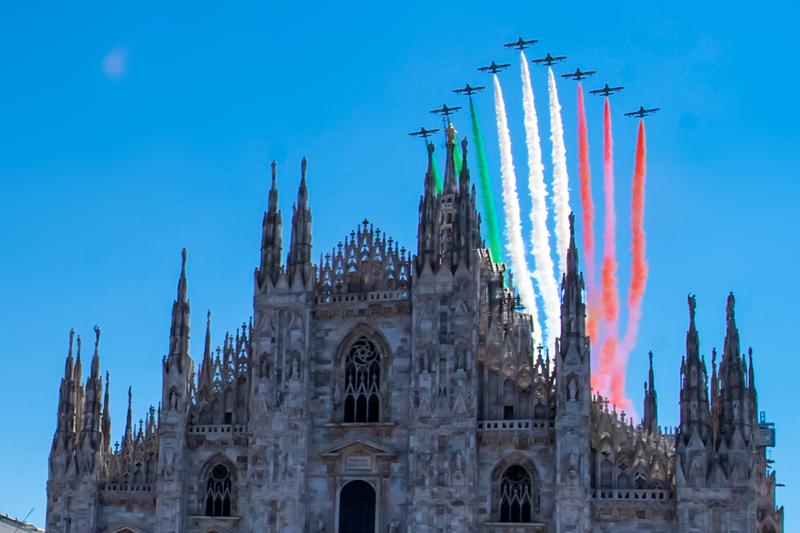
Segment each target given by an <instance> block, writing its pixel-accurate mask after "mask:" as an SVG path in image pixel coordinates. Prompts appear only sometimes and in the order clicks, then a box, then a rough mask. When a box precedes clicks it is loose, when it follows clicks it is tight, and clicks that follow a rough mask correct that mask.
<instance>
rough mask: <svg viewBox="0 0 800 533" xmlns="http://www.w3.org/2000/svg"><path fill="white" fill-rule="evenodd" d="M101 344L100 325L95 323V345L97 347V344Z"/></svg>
mask: <svg viewBox="0 0 800 533" xmlns="http://www.w3.org/2000/svg"><path fill="white" fill-rule="evenodd" d="M99 344H100V326H98V325H97V324H95V326H94V347H95V348H97V346H98V345H99Z"/></svg>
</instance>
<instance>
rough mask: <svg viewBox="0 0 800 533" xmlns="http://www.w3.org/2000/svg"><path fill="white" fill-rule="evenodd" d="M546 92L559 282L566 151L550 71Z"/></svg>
mask: <svg viewBox="0 0 800 533" xmlns="http://www.w3.org/2000/svg"><path fill="white" fill-rule="evenodd" d="M547 76H548V80H547V88H548V92H549V96H550V141H551V143H552V152H551V157H552V160H553V206H554V208H555V209H554V215H553V216H554V218H555V233H556V254H557V256H558V278H557V279H559V280H560V279H561V277H562V276H563V274H564V272H565V270H566V268H567V248H568V247H569V213H570V207H569V175H568V174H567V150H566V148H565V145H564V122H563V121H562V120H561V104H560V103H559V101H558V87H557V86H556V78H555V76H554V75H553V69H552V68H548V69H547Z"/></svg>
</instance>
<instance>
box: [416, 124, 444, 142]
mask: <svg viewBox="0 0 800 533" xmlns="http://www.w3.org/2000/svg"><path fill="white" fill-rule="evenodd" d="M437 131H439V130H438V129H434V130H428V129H425V127H424V126H423V127H421V128H420V129H419V131H412V132H411V133H409V135H411V136H412V137H422V138H423V139H425V140H426V141H427V140H428V137H430V136H431V135H433V134H434V133H436V132H437Z"/></svg>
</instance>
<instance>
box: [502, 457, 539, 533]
mask: <svg viewBox="0 0 800 533" xmlns="http://www.w3.org/2000/svg"><path fill="white" fill-rule="evenodd" d="M536 500H537V498H536V497H535V494H534V487H533V483H532V482H531V476H530V474H528V471H527V470H525V469H524V468H523V467H521V466H520V465H511V466H509V467H508V469H506V471H505V472H504V473H503V477H502V478H501V479H500V521H501V522H506V523H527V522H530V521H531V517H532V516H533V513H534V511H535V509H536V504H537V501H536Z"/></svg>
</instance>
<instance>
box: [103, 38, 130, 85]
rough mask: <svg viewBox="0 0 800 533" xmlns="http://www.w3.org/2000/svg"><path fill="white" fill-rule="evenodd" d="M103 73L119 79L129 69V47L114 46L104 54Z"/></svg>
mask: <svg viewBox="0 0 800 533" xmlns="http://www.w3.org/2000/svg"><path fill="white" fill-rule="evenodd" d="M102 67H103V73H104V74H105V75H106V76H108V77H109V78H111V79H114V80H115V79H118V78H121V77H122V76H124V75H125V72H126V71H127V70H128V49H127V48H126V47H124V46H117V47H115V48H112V49H111V50H109V51H108V52H106V55H104V56H103V63H102Z"/></svg>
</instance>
